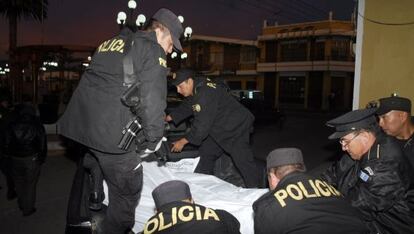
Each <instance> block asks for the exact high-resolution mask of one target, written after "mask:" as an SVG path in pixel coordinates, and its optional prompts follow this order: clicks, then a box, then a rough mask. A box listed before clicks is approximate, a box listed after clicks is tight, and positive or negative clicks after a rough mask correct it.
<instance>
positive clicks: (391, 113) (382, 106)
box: [377, 95, 414, 166]
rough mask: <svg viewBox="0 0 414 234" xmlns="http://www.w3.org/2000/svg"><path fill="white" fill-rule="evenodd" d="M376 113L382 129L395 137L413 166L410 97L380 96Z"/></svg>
mask: <svg viewBox="0 0 414 234" xmlns="http://www.w3.org/2000/svg"><path fill="white" fill-rule="evenodd" d="M377 115H378V117H379V125H380V126H381V128H382V130H384V132H385V133H387V134H388V135H390V136H393V137H395V138H396V139H397V142H398V144H399V145H400V146H401V149H402V150H403V152H404V154H405V156H406V157H407V159H408V160H409V161H410V162H411V165H413V166H414V140H413V139H414V122H413V119H412V117H411V101H410V99H408V98H404V97H398V96H394V95H393V96H391V97H386V98H381V99H380V100H379V107H378V110H377Z"/></svg>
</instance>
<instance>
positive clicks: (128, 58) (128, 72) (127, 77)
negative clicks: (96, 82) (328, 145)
mask: <svg viewBox="0 0 414 234" xmlns="http://www.w3.org/2000/svg"><path fill="white" fill-rule="evenodd" d="M133 37H134V34H133V33H132V32H131V33H129V34H128V36H127V39H126V42H125V51H124V53H125V56H124V59H123V61H122V63H123V67H124V86H127V87H129V86H131V85H132V84H133V83H135V82H136V81H137V79H136V75H135V74H134V64H133V61H132V52H131V51H132V48H133V47H134V40H133Z"/></svg>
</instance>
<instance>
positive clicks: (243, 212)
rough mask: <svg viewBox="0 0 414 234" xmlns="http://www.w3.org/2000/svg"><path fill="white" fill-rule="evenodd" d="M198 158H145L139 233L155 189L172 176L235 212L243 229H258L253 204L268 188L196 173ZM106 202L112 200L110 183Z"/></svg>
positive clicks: (210, 203) (203, 199)
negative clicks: (164, 162) (166, 160)
mask: <svg viewBox="0 0 414 234" xmlns="http://www.w3.org/2000/svg"><path fill="white" fill-rule="evenodd" d="M198 160H199V159H198V158H197V159H183V160H180V161H179V162H175V163H167V165H166V166H164V167H158V166H157V163H156V162H151V163H148V162H143V163H142V165H143V167H144V185H143V189H142V193H141V200H140V202H139V205H138V206H137V208H136V210H135V226H134V228H133V231H134V232H135V233H137V232H140V231H142V229H143V228H144V224H145V222H146V221H147V220H148V219H149V218H150V217H151V216H153V215H154V214H155V205H154V201H153V200H152V195H151V192H152V190H153V189H154V188H155V187H156V186H158V185H159V184H161V183H163V182H166V181H169V180H182V181H185V182H187V183H188V184H189V186H190V189H191V193H192V195H193V199H194V201H195V202H196V203H198V204H201V205H203V206H206V207H211V208H213V209H223V210H227V211H228V212H230V213H232V214H233V215H234V216H235V217H236V218H237V219H238V220H239V222H240V232H241V233H243V234H251V233H254V230H253V227H254V225H253V210H252V204H253V202H254V201H256V199H257V198H259V197H260V196H261V195H263V194H264V193H266V192H267V191H268V190H267V189H244V188H240V187H236V186H234V185H232V184H230V183H227V182H225V181H223V180H220V179H218V178H217V177H215V176H210V175H204V174H197V173H193V172H192V171H194V169H195V166H196V165H197V163H198ZM104 189H105V195H106V196H105V201H104V203H105V204H108V199H107V198H108V191H107V187H106V184H104Z"/></svg>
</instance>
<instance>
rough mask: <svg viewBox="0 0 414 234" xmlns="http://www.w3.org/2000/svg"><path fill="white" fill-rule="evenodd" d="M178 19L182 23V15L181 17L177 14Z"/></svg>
mask: <svg viewBox="0 0 414 234" xmlns="http://www.w3.org/2000/svg"><path fill="white" fill-rule="evenodd" d="M178 20H179V21H180V22H181V23H184V17H183V16H182V15H179V16H178Z"/></svg>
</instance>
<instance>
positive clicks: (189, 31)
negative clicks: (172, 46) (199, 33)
mask: <svg viewBox="0 0 414 234" xmlns="http://www.w3.org/2000/svg"><path fill="white" fill-rule="evenodd" d="M191 34H193V29H192V28H191V27H186V28H185V30H184V37H185V38H186V39H189V38H190V37H191Z"/></svg>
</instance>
